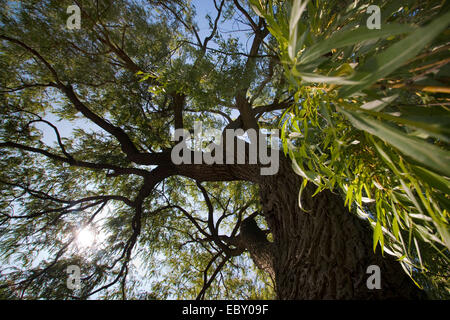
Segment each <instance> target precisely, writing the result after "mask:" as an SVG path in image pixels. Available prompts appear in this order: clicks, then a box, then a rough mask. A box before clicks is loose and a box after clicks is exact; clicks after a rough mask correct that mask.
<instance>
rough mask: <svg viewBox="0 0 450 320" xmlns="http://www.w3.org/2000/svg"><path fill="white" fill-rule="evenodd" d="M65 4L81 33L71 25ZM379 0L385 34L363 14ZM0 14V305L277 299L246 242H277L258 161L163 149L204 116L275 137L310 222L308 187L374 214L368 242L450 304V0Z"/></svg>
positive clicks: (163, 5)
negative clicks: (246, 231) (76, 282)
mask: <svg viewBox="0 0 450 320" xmlns="http://www.w3.org/2000/svg"><path fill="white" fill-rule="evenodd" d="M206 2H208V5H207V6H206V4H205V3H206ZM73 4H76V5H77V6H78V7H79V8H80V12H81V27H80V28H79V29H70V28H67V19H68V18H69V16H70V14H69V13H68V12H67V7H68V6H70V5H73ZM369 5H378V6H379V8H381V27H380V29H368V28H367V26H366V20H367V18H369V16H370V14H368V13H367V8H368V6H369ZM204 6H205V7H204ZM0 8H1V11H0V12H1V13H0V25H1V31H0V40H1V41H0V53H1V55H0V66H1V68H0V79H1V80H0V92H1V95H0V99H1V100H0V101H1V108H0V155H1V156H0V185H1V188H0V213H1V216H0V259H2V260H1V261H2V266H1V269H0V270H1V278H0V288H1V289H0V296H1V297H3V298H10V299H13V298H26V299H36V298H47V299H54V298H62V299H68V298H76V299H78V298H81V299H85V298H90V297H95V298H117V299H167V298H177V299H186V298H190V299H192V298H199V299H219V298H221V299H271V298H275V297H276V292H275V289H274V285H273V280H274V279H271V277H272V275H271V274H270V273H267V272H264V271H263V270H261V269H264V267H261V263H260V261H258V259H255V257H251V254H249V252H248V251H249V250H246V249H248V248H246V247H245V246H244V245H243V244H242V243H243V241H244V239H243V236H242V234H243V231H242V228H245V227H247V228H250V229H251V228H253V227H254V226H253V225H251V224H250V222H249V223H248V224H247V225H246V224H245V221H254V220H252V219H253V218H254V219H255V221H256V222H257V224H258V226H259V227H258V228H256V230H257V231H255V232H256V233H258V232H261V229H262V233H263V235H260V234H258V236H264V237H265V236H266V235H267V236H268V239H269V240H271V236H272V235H271V233H270V228H268V225H267V221H266V220H265V219H264V218H263V217H262V216H261V215H260V214H259V212H260V211H261V210H262V206H263V204H262V203H261V199H260V195H259V190H258V189H259V186H258V184H257V183H254V182H255V181H256V178H255V171H254V167H255V166H251V165H206V164H185V165H174V164H173V163H172V161H171V150H172V148H173V147H174V145H175V144H176V143H177V141H173V133H174V130H175V129H179V128H184V129H186V130H193V129H194V123H195V122H196V121H201V122H202V124H203V127H209V128H215V129H218V130H220V131H222V130H224V129H226V128H243V129H251V128H256V129H258V130H270V129H280V130H281V141H280V148H281V150H282V151H283V152H284V153H285V154H286V155H287V156H288V157H290V159H291V160H292V168H293V172H295V173H296V174H297V175H298V179H302V180H301V181H302V183H301V188H300V190H290V189H289V186H288V187H287V190H288V191H289V192H292V193H294V194H298V193H299V201H298V203H297V205H298V206H300V208H301V209H302V210H303V211H304V212H305V214H308V212H310V211H311V210H310V209H311V208H308V207H306V206H305V202H304V201H302V199H303V197H304V196H305V195H304V194H303V196H302V193H303V191H304V190H305V188H306V186H307V185H311V184H313V185H315V186H316V187H317V189H316V192H315V193H316V194H317V193H319V192H320V191H321V190H325V189H327V190H332V191H333V192H335V193H339V194H341V195H342V197H343V199H345V204H346V206H347V207H348V208H349V210H350V211H351V212H352V214H355V215H358V216H360V217H361V218H363V219H365V220H368V221H369V222H370V223H371V225H372V227H373V248H371V250H374V251H375V250H382V252H383V254H384V255H393V256H395V257H396V258H397V259H398V260H399V263H401V264H402V266H403V268H404V271H405V272H406V273H407V274H408V275H409V276H410V277H411V281H414V282H415V283H416V285H417V286H419V287H422V288H424V289H425V290H426V291H427V292H429V293H430V295H431V296H433V297H438V298H448V290H449V283H448V276H449V274H448V262H449V251H448V249H449V242H450V238H449V221H448V210H449V190H450V182H449V176H450V167H449V163H450V161H449V160H450V153H449V151H448V149H449V145H448V142H449V124H450V120H449V119H450V118H449V109H448V106H449V104H450V99H449V96H448V94H449V88H448V78H449V71H450V70H449V64H448V62H449V58H448V50H449V44H448V34H449V30H448V29H447V26H448V23H449V21H450V19H449V18H450V16H449V14H450V13H449V12H450V11H449V7H448V3H447V2H445V1H436V0H435V1H415V0H407V1H375V2H372V1H333V0H330V1H325V0H310V1H299V0H294V1H276V0H273V1H272V0H268V1H262V0H250V1H241V0H208V1H206V0H205V1H203V0H201V1H193V0H192V1H189V0H184V1H183V0H170V1H164V0H146V1H144V0H142V1H141V0H139V1H132V0H128V1H126V0H119V1H107V0H104V1H54V0H44V1H34V0H27V1H6V0H2V1H0ZM208 138H209V137H208ZM272 147H275V146H272ZM202 148H203V151H204V152H206V151H207V149H206V144H205V145H203V146H202ZM256 167H259V165H257V166H256ZM306 203H307V202H306ZM82 230H91V231H89V232H90V233H89V232H88V235H89V234H90V235H91V236H93V237H94V240H93V242H91V241H87V243H83V241H82V237H81V236H80V232H81V231H82ZM252 230H253V229H252ZM252 258H253V260H252ZM70 265H75V266H79V267H80V268H81V286H80V288H79V289H76V290H72V289H70V288H68V286H67V282H66V280H67V278H68V274H67V267H68V266H70ZM257 266H258V267H259V268H257Z"/></svg>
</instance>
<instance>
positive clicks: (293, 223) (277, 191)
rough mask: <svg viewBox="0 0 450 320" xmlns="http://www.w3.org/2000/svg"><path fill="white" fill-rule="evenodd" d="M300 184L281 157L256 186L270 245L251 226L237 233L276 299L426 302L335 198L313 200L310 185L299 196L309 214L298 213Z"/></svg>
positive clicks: (324, 194)
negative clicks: (373, 285)
mask: <svg viewBox="0 0 450 320" xmlns="http://www.w3.org/2000/svg"><path fill="white" fill-rule="evenodd" d="M300 183H301V178H300V177H299V176H297V175H296V174H295V173H294V172H293V170H292V169H291V162H290V160H289V159H286V158H284V157H280V170H279V172H278V174H277V175H274V176H263V177H262V178H261V181H260V182H259V185H260V193H261V203H262V206H263V213H262V214H263V216H264V217H265V219H266V221H267V224H268V226H269V229H270V232H271V233H272V235H273V242H269V241H267V239H266V237H265V235H264V234H263V233H262V231H261V230H260V232H258V231H256V230H255V227H256V228H258V227H257V226H256V223H254V222H253V223H254V224H253V223H250V222H248V221H247V222H246V223H244V224H243V227H241V235H242V237H243V238H244V240H245V242H246V248H247V250H248V251H249V252H250V255H251V257H252V259H253V260H254V261H255V263H256V265H257V266H258V267H260V268H261V269H263V270H265V271H266V272H268V273H269V274H270V275H271V276H272V277H273V278H274V281H275V290H276V294H277V297H278V298H279V299H364V300H366V299H420V298H424V297H425V294H424V293H423V291H421V290H420V289H419V288H417V287H416V286H415V285H414V284H413V282H412V281H411V279H409V277H408V276H407V275H406V274H405V272H404V271H403V270H402V268H401V266H400V264H399V263H398V262H397V261H395V259H393V258H392V257H390V256H388V255H386V254H385V256H384V257H382V256H381V254H380V253H379V251H380V250H377V253H376V254H374V252H373V249H372V232H373V231H372V229H371V228H370V226H369V224H368V222H367V221H364V220H362V219H360V218H358V217H357V216H356V215H354V214H352V213H350V212H349V211H348V209H347V208H346V207H345V206H344V202H343V200H342V197H341V196H340V195H338V194H334V193H332V192H330V191H323V192H321V193H319V194H317V195H316V196H314V197H312V194H313V193H314V188H313V186H312V184H309V187H308V186H307V188H305V190H304V193H303V195H302V205H303V206H304V208H305V209H306V210H308V212H305V211H302V210H301V209H300V207H299V205H298V192H299V190H300ZM248 225H250V227H248ZM245 226H247V227H245ZM258 229H259V228H258ZM249 230H250V232H249ZM249 234H250V236H249ZM370 265H377V266H379V268H380V271H381V289H372V290H371V289H369V288H368V287H367V284H366V283H367V279H368V278H369V277H370V276H371V274H370V273H369V274H368V273H366V272H367V267H368V266H370Z"/></svg>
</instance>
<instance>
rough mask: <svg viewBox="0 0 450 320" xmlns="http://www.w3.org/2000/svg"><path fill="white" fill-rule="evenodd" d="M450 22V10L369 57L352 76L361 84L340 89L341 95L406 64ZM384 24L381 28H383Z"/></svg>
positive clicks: (360, 88)
mask: <svg viewBox="0 0 450 320" xmlns="http://www.w3.org/2000/svg"><path fill="white" fill-rule="evenodd" d="M449 23H450V12H447V13H445V14H444V15H442V16H441V17H439V18H437V19H435V20H434V21H433V22H431V23H430V24H428V25H427V26H425V27H423V28H420V29H418V30H415V31H414V32H413V33H412V34H410V35H409V36H407V37H406V38H405V39H403V40H401V41H398V42H397V43H395V44H393V45H392V46H390V47H389V48H388V49H386V50H385V51H384V52H382V53H381V54H378V55H376V56H374V57H372V58H371V59H369V60H368V61H367V62H366V63H365V64H364V65H363V66H362V67H361V68H360V69H359V70H358V71H357V72H356V73H355V74H354V76H353V77H352V80H355V81H361V83H360V84H357V85H354V86H349V87H344V88H342V89H341V90H340V92H339V95H340V96H341V97H347V96H351V95H352V94H354V93H356V92H358V91H361V90H363V89H364V88H367V87H368V86H369V85H371V84H372V83H374V82H376V81H377V80H378V79H381V78H383V77H386V76H388V75H389V74H391V73H392V72H394V71H395V70H396V69H398V68H399V67H401V66H402V65H404V64H405V63H406V62H407V61H408V60H409V59H411V58H413V57H415V55H416V54H418V53H419V52H420V51H421V50H422V49H423V48H424V47H425V46H426V45H427V44H429V43H430V42H431V41H432V40H433V39H434V38H435V37H436V36H438V35H439V33H440V32H441V31H443V30H444V29H445V28H446V27H447V25H448V24H449ZM384 28H385V27H384V26H383V27H382V28H381V29H380V30H383V29H384Z"/></svg>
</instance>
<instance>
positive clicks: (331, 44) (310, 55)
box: [300, 24, 413, 64]
mask: <svg viewBox="0 0 450 320" xmlns="http://www.w3.org/2000/svg"><path fill="white" fill-rule="evenodd" d="M412 30H413V28H412V27H411V26H408V25H399V24H386V25H383V27H382V28H381V29H374V30H371V29H368V28H367V27H359V28H357V29H354V30H344V31H338V32H335V33H334V34H332V35H331V36H330V37H329V38H327V39H325V40H322V41H320V42H318V43H316V44H315V45H313V46H311V47H309V48H308V49H306V50H305V52H304V53H303V54H302V55H301V57H300V63H301V64H307V63H310V62H312V61H313V60H315V59H317V58H319V57H320V56H322V55H323V54H325V53H328V52H330V51H331V50H332V49H337V48H342V47H346V46H350V45H354V44H356V43H360V42H362V41H368V40H374V39H379V38H386V37H389V36H393V35H398V34H402V33H407V32H410V31H412Z"/></svg>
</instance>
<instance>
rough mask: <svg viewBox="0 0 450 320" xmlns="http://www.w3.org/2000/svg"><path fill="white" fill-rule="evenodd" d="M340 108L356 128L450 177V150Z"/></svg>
mask: <svg viewBox="0 0 450 320" xmlns="http://www.w3.org/2000/svg"><path fill="white" fill-rule="evenodd" d="M340 110H341V111H342V112H343V113H344V114H345V116H346V117H347V118H348V119H349V120H350V121H351V122H352V124H353V125H354V126H355V127H356V128H358V129H360V130H364V131H366V132H368V133H370V134H373V135H374V136H377V137H378V138H380V139H382V140H384V141H386V142H387V143H389V144H390V145H392V146H393V147H395V148H397V149H398V150H400V151H401V152H402V153H404V154H405V155H407V156H409V157H411V158H412V159H414V160H416V161H417V162H419V163H421V164H422V165H424V166H425V167H427V168H430V169H432V170H434V171H435V172H440V173H442V174H445V175H446V176H447V177H450V152H448V151H446V150H442V149H440V148H438V147H436V146H435V145H432V144H430V143H427V142H425V141H423V140H420V139H417V138H414V137H409V136H407V135H406V134H405V133H403V132H402V131H400V130H398V129H396V128H394V127H392V126H390V125H388V124H386V123H383V122H381V121H379V120H375V119H372V118H369V117H368V116H365V115H363V114H360V113H357V112H353V111H350V110H344V109H341V108H340Z"/></svg>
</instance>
